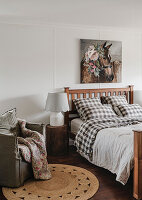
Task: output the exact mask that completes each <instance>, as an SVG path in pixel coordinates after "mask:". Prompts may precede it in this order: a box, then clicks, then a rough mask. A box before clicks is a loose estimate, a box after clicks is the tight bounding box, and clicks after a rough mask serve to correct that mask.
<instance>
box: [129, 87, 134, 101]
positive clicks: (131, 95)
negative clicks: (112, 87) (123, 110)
mask: <svg viewBox="0 0 142 200" xmlns="http://www.w3.org/2000/svg"><path fill="white" fill-rule="evenodd" d="M129 88H130V93H129V103H130V104H133V102H134V99H133V98H134V91H133V88H134V86H133V85H129Z"/></svg>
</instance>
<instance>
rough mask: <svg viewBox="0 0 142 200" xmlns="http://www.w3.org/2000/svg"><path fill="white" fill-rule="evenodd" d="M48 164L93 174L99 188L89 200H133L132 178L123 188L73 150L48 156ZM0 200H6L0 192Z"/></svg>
mask: <svg viewBox="0 0 142 200" xmlns="http://www.w3.org/2000/svg"><path fill="white" fill-rule="evenodd" d="M48 162H49V163H54V164H59V163H61V164H69V165H75V166H79V167H83V168H85V169H87V170H89V171H90V172H92V173H93V174H95V176H96V177H97V178H98V180H99V183H100V186H99V190H98V192H97V193H96V194H95V195H94V196H93V197H92V198H91V200H134V198H133V197H132V188H133V186H132V176H131V177H130V179H129V181H128V183H127V184H126V185H125V186H123V185H122V184H120V183H118V182H116V181H115V175H113V174H112V173H110V172H109V171H107V170H105V169H102V168H99V167H96V166H94V165H92V164H90V163H89V162H88V161H87V160H85V159H84V158H82V157H81V156H80V155H79V154H78V153H77V152H76V151H75V149H74V148H71V149H70V153H69V155H67V156H58V157H55V156H54V157H53V156H49V157H48ZM0 200H6V199H5V198H4V197H3V195H2V192H0Z"/></svg>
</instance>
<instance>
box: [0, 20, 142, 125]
mask: <svg viewBox="0 0 142 200" xmlns="http://www.w3.org/2000/svg"><path fill="white" fill-rule="evenodd" d="M80 39H103V40H118V41H122V51H123V52H122V54H123V66H122V67H123V68H122V69H123V70H122V83H119V84H114V83H113V84H80ZM141 39H142V33H141V32H137V31H135V30H133V31H130V30H129V29H128V30H124V29H122V28H119V29H118V28H106V27H102V28H99V27H95V28H88V27H85V26H83V27H81V26H80V27H76V26H71V25H55V24H54V25H43V26H41V25H24V24H23V25H18V24H17V25H16V24H15V25H14V24H13V25H12V24H0V91H1V93H0V94H1V95H0V112H1V113H2V112H4V111H6V110H7V109H9V108H12V107H16V108H17V115H18V117H20V118H25V119H27V120H30V121H36V122H45V123H47V122H48V113H46V112H45V111H44V107H45V101H46V96H47V94H48V92H49V91H51V90H54V89H59V90H60V89H61V90H62V89H63V87H64V86H71V87H73V88H76V87H77V88H80V87H87V88H90V87H91V88H94V87H96V88H99V87H123V86H127V85H129V84H133V85H134V86H135V91H136V92H135V94H136V95H135V102H139V103H141V104H142V102H141V100H140V98H137V97H140V96H142V95H141V94H142V93H141V91H140V90H141V85H142V40H141Z"/></svg>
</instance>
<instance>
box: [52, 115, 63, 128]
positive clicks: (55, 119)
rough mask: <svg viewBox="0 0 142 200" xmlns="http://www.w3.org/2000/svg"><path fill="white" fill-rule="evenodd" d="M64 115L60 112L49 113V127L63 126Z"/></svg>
mask: <svg viewBox="0 0 142 200" xmlns="http://www.w3.org/2000/svg"><path fill="white" fill-rule="evenodd" d="M63 125H64V115H63V114H62V113H61V112H51V113H50V126H63Z"/></svg>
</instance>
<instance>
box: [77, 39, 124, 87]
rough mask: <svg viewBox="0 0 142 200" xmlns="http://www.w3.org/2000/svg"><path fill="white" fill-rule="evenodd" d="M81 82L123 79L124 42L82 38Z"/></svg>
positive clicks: (113, 81)
mask: <svg viewBox="0 0 142 200" xmlns="http://www.w3.org/2000/svg"><path fill="white" fill-rule="evenodd" d="M80 49H81V83H120V82H121V81H122V42H120V41H108V40H88V39H81V40H80Z"/></svg>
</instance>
